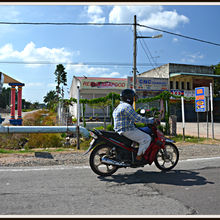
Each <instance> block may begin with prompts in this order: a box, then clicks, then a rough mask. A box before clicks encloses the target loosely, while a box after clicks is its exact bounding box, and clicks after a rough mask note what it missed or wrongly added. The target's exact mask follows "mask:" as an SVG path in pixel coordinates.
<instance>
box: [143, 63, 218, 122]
mask: <svg viewBox="0 0 220 220" xmlns="http://www.w3.org/2000/svg"><path fill="white" fill-rule="evenodd" d="M139 76H141V77H152V76H154V77H158V78H168V79H169V90H170V91H171V93H173V94H174V95H184V96H185V97H195V88H197V87H210V83H212V84H213V85H214V80H215V79H216V78H219V77H220V76H219V75H214V70H213V68H212V67H210V66H201V65H188V64H176V63H168V64H165V65H162V66H160V67H157V68H154V69H152V70H149V71H146V72H143V73H141V74H139ZM171 103H172V105H171V109H170V111H171V114H173V115H176V116H177V120H178V121H181V120H182V116H181V105H180V99H171ZM218 103H219V102H217V99H215V100H214V114H215V119H216V120H220V114H219V111H217V109H216V108H217V106H219V104H218ZM185 112H186V114H185V119H186V121H196V112H195V102H194V101H187V102H186V103H185ZM200 120H202V121H205V120H206V115H205V114H202V113H201V118H200Z"/></svg>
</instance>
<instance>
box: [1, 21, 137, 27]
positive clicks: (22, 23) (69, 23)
mask: <svg viewBox="0 0 220 220" xmlns="http://www.w3.org/2000/svg"><path fill="white" fill-rule="evenodd" d="M1 24H3V25H4V24H7V25H8V24H14V25H74V26H76V25H109V26H110V25H117V26H120V25H122V26H123V25H124V26H126V25H133V24H131V23H87V22H5V21H0V25H1Z"/></svg>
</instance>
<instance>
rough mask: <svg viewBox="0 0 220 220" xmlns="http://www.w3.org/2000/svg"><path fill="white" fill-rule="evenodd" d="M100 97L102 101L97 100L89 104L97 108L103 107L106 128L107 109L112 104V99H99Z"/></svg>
mask: <svg viewBox="0 0 220 220" xmlns="http://www.w3.org/2000/svg"><path fill="white" fill-rule="evenodd" d="M98 99H100V101H98V102H96V103H89V105H90V106H91V107H94V108H97V109H102V111H103V116H104V129H106V113H105V112H106V109H107V107H108V106H110V105H111V100H108V99H106V100H105V99H103V100H102V99H101V98H97V100H98Z"/></svg>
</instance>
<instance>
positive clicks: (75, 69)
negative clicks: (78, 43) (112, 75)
mask: <svg viewBox="0 0 220 220" xmlns="http://www.w3.org/2000/svg"><path fill="white" fill-rule="evenodd" d="M66 70H67V71H69V72H70V71H71V72H72V73H73V75H75V76H79V75H86V76H100V75H101V74H105V73H108V72H109V69H108V68H103V67H89V66H88V65H85V64H83V63H79V64H77V65H67V66H66Z"/></svg>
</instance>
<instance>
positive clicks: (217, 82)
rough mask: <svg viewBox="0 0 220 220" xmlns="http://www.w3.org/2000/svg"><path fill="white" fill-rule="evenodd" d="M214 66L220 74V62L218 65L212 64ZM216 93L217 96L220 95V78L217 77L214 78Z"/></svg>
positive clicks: (216, 73)
mask: <svg viewBox="0 0 220 220" xmlns="http://www.w3.org/2000/svg"><path fill="white" fill-rule="evenodd" d="M212 67H213V68H214V74H215V75H220V63H218V64H217V65H214V66H212ZM213 87H214V95H215V96H220V79H219V78H216V79H214V86H213Z"/></svg>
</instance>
